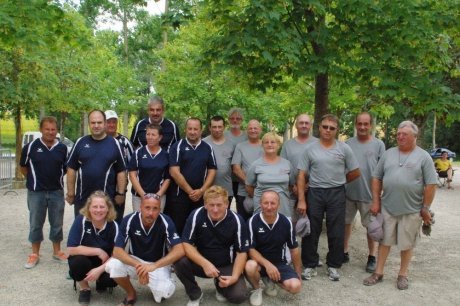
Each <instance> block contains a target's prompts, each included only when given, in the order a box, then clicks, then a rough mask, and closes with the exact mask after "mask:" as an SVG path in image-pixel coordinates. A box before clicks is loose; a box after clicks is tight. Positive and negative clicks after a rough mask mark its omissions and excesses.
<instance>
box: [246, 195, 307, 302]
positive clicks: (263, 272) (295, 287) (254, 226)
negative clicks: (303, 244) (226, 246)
mask: <svg viewBox="0 0 460 306" xmlns="http://www.w3.org/2000/svg"><path fill="white" fill-rule="evenodd" d="M279 206H280V199H279V196H278V194H277V193H276V192H274V191H265V192H264V193H263V194H262V198H261V200H260V208H261V212H260V213H258V214H256V215H254V216H252V217H251V218H250V219H249V220H248V225H249V238H250V249H249V257H250V258H251V259H250V260H248V262H247V263H246V267H245V269H244V270H245V273H246V277H247V279H248V281H249V282H250V283H251V285H252V287H253V288H254V291H253V292H252V293H251V296H250V298H249V302H250V303H251V305H254V306H259V305H262V288H260V279H261V277H262V280H263V282H264V284H265V289H264V293H265V294H266V295H268V296H276V295H277V294H278V290H277V288H276V286H275V283H277V284H278V285H279V286H280V287H281V288H283V289H285V290H286V291H288V292H290V293H299V292H300V289H301V286H302V282H301V281H300V275H301V273H302V264H301V260H300V251H299V246H298V244H297V240H296V236H295V231H294V227H293V226H292V223H291V221H290V220H289V219H288V218H287V217H286V216H284V215H282V214H280V213H278V208H279ZM286 245H287V246H288V248H289V251H290V253H291V258H292V263H293V264H294V269H292V267H291V266H290V265H289V264H288V263H287V261H286V254H285V250H286V248H285V246H286Z"/></svg>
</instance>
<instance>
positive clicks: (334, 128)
mask: <svg viewBox="0 0 460 306" xmlns="http://www.w3.org/2000/svg"><path fill="white" fill-rule="evenodd" d="M321 127H322V128H323V130H329V131H335V130H337V128H336V127H335V126H332V125H322V126H321Z"/></svg>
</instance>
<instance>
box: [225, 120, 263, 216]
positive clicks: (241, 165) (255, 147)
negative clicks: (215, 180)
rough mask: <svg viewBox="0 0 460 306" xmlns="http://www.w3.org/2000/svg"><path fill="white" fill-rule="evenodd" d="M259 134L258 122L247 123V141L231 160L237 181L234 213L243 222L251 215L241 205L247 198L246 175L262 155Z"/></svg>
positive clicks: (237, 147) (242, 143) (241, 144)
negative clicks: (235, 212) (236, 213)
mask: <svg viewBox="0 0 460 306" xmlns="http://www.w3.org/2000/svg"><path fill="white" fill-rule="evenodd" d="M261 133H262V127H261V126H260V123H259V121H257V120H251V121H249V123H248V127H247V134H248V140H247V141H243V142H241V143H239V144H238V145H237V146H236V148H235V152H234V153H233V158H232V170H233V173H234V174H235V175H236V177H237V178H238V180H239V184H238V193H237V196H236V211H237V212H238V214H239V215H240V216H242V217H243V219H244V220H247V219H249V217H251V215H252V214H251V213H248V212H246V210H245V209H244V205H243V202H244V199H245V198H246V197H247V196H248V193H247V192H246V188H245V182H246V173H247V171H248V170H249V167H250V166H251V164H252V163H253V162H254V161H255V160H256V159H258V158H260V157H262V155H263V149H262V146H261V142H260V134H261Z"/></svg>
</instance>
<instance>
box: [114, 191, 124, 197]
mask: <svg viewBox="0 0 460 306" xmlns="http://www.w3.org/2000/svg"><path fill="white" fill-rule="evenodd" d="M115 195H116V196H122V197H124V196H125V194H124V193H119V192H118V191H115Z"/></svg>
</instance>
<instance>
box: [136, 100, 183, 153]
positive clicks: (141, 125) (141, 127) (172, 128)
mask: <svg viewBox="0 0 460 306" xmlns="http://www.w3.org/2000/svg"><path fill="white" fill-rule="evenodd" d="M164 104H165V103H164V101H163V99H162V98H161V97H159V96H154V97H151V98H150V99H149V102H148V104H147V112H148V115H149V117H148V118H145V119H142V120H140V121H139V122H137V123H136V125H135V126H134V128H133V131H132V133H131V142H132V144H133V145H134V146H135V147H136V148H139V147H141V146H145V145H146V144H147V140H146V138H145V132H146V127H147V125H148V124H150V123H154V124H157V125H159V126H161V128H162V131H163V138H162V139H161V142H160V145H161V147H162V148H163V150H166V151H167V152H168V151H169V148H170V147H171V146H172V145H173V143H175V142H176V141H179V139H180V135H179V129H178V128H177V124H175V123H174V122H173V121H171V120H169V119H167V118H165V117H164V112H165V105H164Z"/></svg>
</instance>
